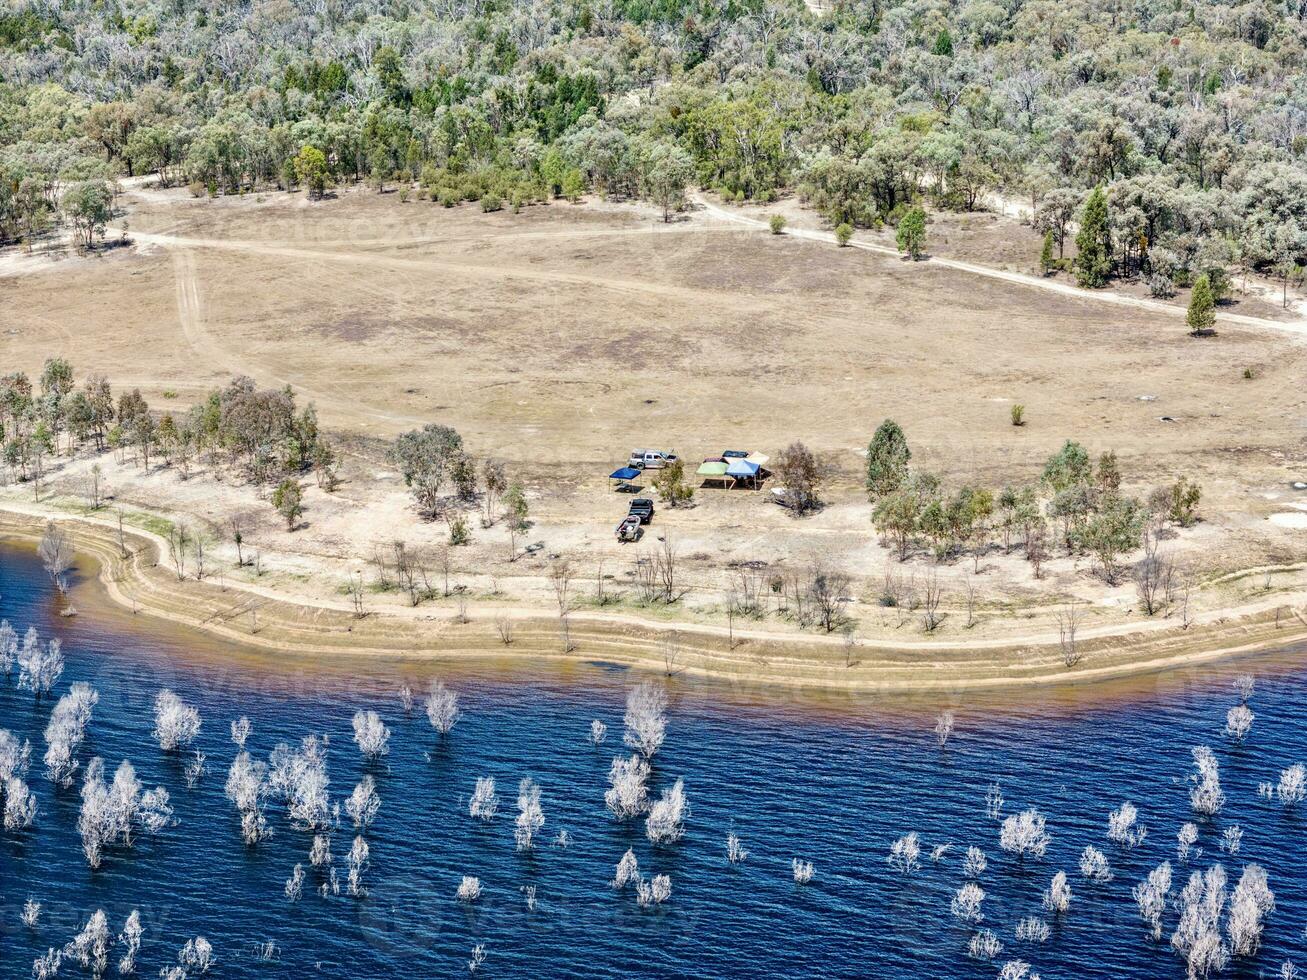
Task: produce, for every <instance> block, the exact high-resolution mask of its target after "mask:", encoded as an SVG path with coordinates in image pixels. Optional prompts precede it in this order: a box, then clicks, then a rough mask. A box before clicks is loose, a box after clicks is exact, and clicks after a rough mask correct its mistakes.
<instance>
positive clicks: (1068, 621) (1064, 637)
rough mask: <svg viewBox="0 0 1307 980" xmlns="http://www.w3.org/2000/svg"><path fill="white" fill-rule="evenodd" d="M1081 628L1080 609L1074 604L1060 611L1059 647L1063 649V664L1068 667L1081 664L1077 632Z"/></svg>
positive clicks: (1058, 624) (1058, 617)
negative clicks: (1077, 646)
mask: <svg viewBox="0 0 1307 980" xmlns="http://www.w3.org/2000/svg"><path fill="white" fill-rule="evenodd" d="M1079 627H1080V608H1079V606H1077V605H1076V604H1075V603H1074V602H1072V603H1069V604H1068V605H1067V606H1066V607H1065V608H1063V609H1060V610H1059V611H1058V614H1057V631H1058V645H1059V646H1060V647H1061V648H1062V662H1063V663H1064V664H1066V665H1067V666H1068V667H1074V666H1075V665H1076V664H1078V663H1080V651H1079V650H1077V649H1076V631H1077V629H1079Z"/></svg>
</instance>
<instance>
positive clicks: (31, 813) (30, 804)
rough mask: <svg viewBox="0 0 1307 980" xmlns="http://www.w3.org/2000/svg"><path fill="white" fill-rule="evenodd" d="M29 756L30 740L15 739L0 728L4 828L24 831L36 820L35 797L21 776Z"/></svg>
mask: <svg viewBox="0 0 1307 980" xmlns="http://www.w3.org/2000/svg"><path fill="white" fill-rule="evenodd" d="M31 756H32V745H31V743H30V742H28V741H27V740H26V739H24V740H23V741H22V742H19V741H18V739H17V738H15V737H14V735H13V733H12V732H10V731H9V730H8V729H3V728H0V801H2V802H3V804H4V805H3V825H4V829H5V830H6V831H11V830H25V829H27V828H28V827H30V826H32V824H33V823H35V822H36V797H35V796H34V795H33V794H32V791H31V789H30V788H29V787H28V785H27V782H26V781H25V779H24V777H25V776H26V775H27V767H28V765H29V762H30V759H31Z"/></svg>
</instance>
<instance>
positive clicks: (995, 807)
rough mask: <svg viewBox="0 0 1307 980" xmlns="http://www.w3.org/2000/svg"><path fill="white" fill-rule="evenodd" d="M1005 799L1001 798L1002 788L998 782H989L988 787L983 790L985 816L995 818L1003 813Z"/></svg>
mask: <svg viewBox="0 0 1307 980" xmlns="http://www.w3.org/2000/svg"><path fill="white" fill-rule="evenodd" d="M1006 802H1007V801H1006V800H1004V799H1003V789H1002V787H1001V786H999V785H998V783H990V784H989V788H988V789H986V790H985V816H987V817H989V819H990V820H997V819H999V817H1001V816H1002V815H1003V804H1004V803H1006Z"/></svg>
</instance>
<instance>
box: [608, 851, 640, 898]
mask: <svg viewBox="0 0 1307 980" xmlns="http://www.w3.org/2000/svg"><path fill="white" fill-rule="evenodd" d="M639 877H640V863H639V862H638V861H637V860H636V858H635V851H633V850H631V849H630V848H627V851H626V853H625V854H623V855H622V859H621V860H620V861H618V862H617V871H616V873H615V874H614V876H613V880H612V881H611V882H609V884H611V885H612V886H613V887H614V888H617V889H619V890H620V889H622V888H625V887H626V886H627V885H628V884H629V883H630V882H632V881H638V880H639Z"/></svg>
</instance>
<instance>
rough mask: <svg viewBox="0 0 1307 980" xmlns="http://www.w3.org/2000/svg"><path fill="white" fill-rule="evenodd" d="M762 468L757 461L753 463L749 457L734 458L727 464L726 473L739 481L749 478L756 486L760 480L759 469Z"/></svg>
mask: <svg viewBox="0 0 1307 980" xmlns="http://www.w3.org/2000/svg"><path fill="white" fill-rule="evenodd" d="M760 469H762V467H761V466H759V465H758V464H757V463H751V462H749V461H748V460H747V459H738V458H737V459H732V460H731V461H730V462H729V463H727V464H726V475H727V476H729V477H730V478H731V479H732V480H733V481H735V482H736V483H738V482H739V481H740V480H748V481H750V482H751V483H753V484H754V485H755V486H756V485H757V481H758V470H760Z"/></svg>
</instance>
